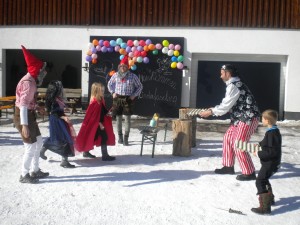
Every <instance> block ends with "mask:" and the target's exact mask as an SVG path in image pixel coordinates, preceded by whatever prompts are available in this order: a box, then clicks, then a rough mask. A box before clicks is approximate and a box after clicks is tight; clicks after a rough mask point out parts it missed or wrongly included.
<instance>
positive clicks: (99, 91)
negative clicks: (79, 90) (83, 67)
mask: <svg viewBox="0 0 300 225" xmlns="http://www.w3.org/2000/svg"><path fill="white" fill-rule="evenodd" d="M104 91H105V87H104V85H103V84H101V83H98V82H95V83H93V84H92V87H91V99H90V101H92V99H93V98H95V99H96V100H97V101H98V102H100V101H101V100H102V99H103V98H104Z"/></svg>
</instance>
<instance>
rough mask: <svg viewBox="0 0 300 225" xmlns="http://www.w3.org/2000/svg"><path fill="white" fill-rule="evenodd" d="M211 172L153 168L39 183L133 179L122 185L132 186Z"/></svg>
mask: <svg viewBox="0 0 300 225" xmlns="http://www.w3.org/2000/svg"><path fill="white" fill-rule="evenodd" d="M207 174H213V172H212V171H201V172H200V171H195V170H154V171H150V172H124V173H103V174H91V175H73V176H61V177H51V176H50V177H47V178H46V179H43V180H40V183H60V182H91V181H98V182H101V181H111V182H116V181H117V182H118V181H119V182H123V181H128V182H130V181H133V182H134V183H133V184H129V185H124V186H125V187H134V186H140V185H147V184H155V183H163V182H172V181H185V180H193V179H197V178H199V177H200V176H203V175H207Z"/></svg>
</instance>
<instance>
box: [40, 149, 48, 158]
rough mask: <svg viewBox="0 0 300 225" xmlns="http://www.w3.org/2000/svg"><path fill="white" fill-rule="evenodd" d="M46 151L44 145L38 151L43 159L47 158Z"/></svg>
mask: <svg viewBox="0 0 300 225" xmlns="http://www.w3.org/2000/svg"><path fill="white" fill-rule="evenodd" d="M46 151H47V149H46V148H45V147H42V149H41V151H40V157H41V158H42V159H44V160H47V156H45V152H46Z"/></svg>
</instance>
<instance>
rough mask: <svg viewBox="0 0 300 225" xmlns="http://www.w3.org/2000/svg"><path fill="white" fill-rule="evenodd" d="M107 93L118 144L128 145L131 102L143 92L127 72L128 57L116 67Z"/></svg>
mask: <svg viewBox="0 0 300 225" xmlns="http://www.w3.org/2000/svg"><path fill="white" fill-rule="evenodd" d="M107 88H108V91H109V92H110V93H111V94H112V97H113V105H112V113H113V116H116V120H117V129H118V135H119V140H118V143H119V144H123V145H125V146H127V145H128V138H129V132H130V123H131V115H132V113H133V102H134V100H135V98H136V97H137V96H139V95H140V94H141V92H142V90H143V85H142V83H141V82H140V79H139V78H138V76H137V75H135V74H134V73H131V72H130V71H129V65H128V56H126V55H125V56H124V58H123V59H122V60H121V62H120V64H119V66H118V72H116V73H115V74H114V75H112V77H111V79H110V80H109V82H108V84H107ZM122 115H124V117H125V135H124V139H123V132H122Z"/></svg>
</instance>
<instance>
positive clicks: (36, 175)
mask: <svg viewBox="0 0 300 225" xmlns="http://www.w3.org/2000/svg"><path fill="white" fill-rule="evenodd" d="M48 176H49V173H48V172H45V173H44V172H42V171H41V169H39V170H38V171H37V172H31V173H30V177H32V178H37V179H41V178H45V177H48Z"/></svg>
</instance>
